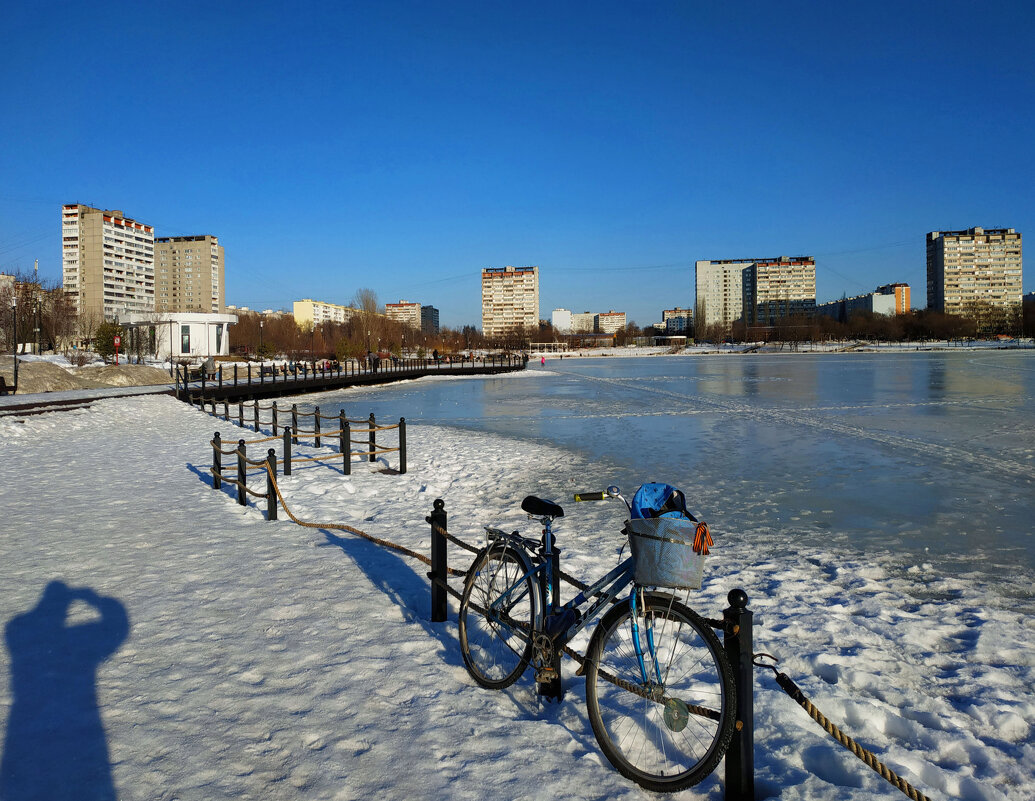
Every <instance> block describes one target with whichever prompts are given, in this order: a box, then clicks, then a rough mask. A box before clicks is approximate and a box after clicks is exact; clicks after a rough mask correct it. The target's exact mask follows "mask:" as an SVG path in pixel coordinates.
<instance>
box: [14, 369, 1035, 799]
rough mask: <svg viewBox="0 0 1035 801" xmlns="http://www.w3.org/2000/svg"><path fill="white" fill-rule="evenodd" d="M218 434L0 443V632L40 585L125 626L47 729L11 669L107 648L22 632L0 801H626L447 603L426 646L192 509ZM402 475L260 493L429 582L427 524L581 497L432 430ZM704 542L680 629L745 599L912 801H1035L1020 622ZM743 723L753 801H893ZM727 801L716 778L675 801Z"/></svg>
mask: <svg viewBox="0 0 1035 801" xmlns="http://www.w3.org/2000/svg"><path fill="white" fill-rule="evenodd" d="M541 374H542V373H540V375H541ZM518 375H524V377H525V378H528V377H531V376H532V375H534V374H532V373H529V374H518ZM440 380H448V379H440ZM453 380H457V379H453ZM361 397H362V396H361V395H359V399H355V400H353V401H351V404H350V409H349V413H350V415H353V414H354V413H355V412H356V407H357V405H358V404H359V403H361ZM324 411H325V413H327V410H326V409H325V410H324ZM407 412H408V409H405V408H400V409H398V416H406V415H407ZM216 430H219V431H220V432H221V434H222V436H223V438H224V440H231V439H236V438H237V437H238V436H244V437H245V438H246V439H254V438H256V437H257V436H258V435H255V434H254V433H247V432H246V433H244V434H243V435H242V434H240V432H239V430H238V429H237V428H236V426H235V425H234V424H232V423H227V422H224V421H218V420H215V419H213V418H212V417H210V416H209V415H207V414H205V413H202V412H200V411H198V410H196V409H193V408H191V407H189V406H186V405H184V404H182V403H179V402H177V401H176V400H174V399H173V398H171V397H167V396H134V397H124V398H118V399H107V400H93V402H92V405H91V406H90V407H89V408H84V409H78V410H74V411H67V412H61V413H49V414H42V415H37V416H29V417H18V416H13V415H12V416H7V417H3V418H0V437H2V440H3V442H4V444H5V448H4V459H3V462H2V467H0V487H2V490H0V492H2V496H0V497H2V498H3V503H2V510H3V511H2V520H3V539H2V540H0V542H2V545H0V554H2V558H0V618H2V620H3V621H4V622H5V623H9V622H10V621H12V620H13V619H15V618H16V617H18V616H20V615H24V614H25V613H27V612H30V611H31V610H33V609H34V608H37V605H38V604H40V601H41V597H42V596H43V593H44V588H45V587H47V585H48V583H50V582H54V581H61V582H64V583H65V584H66V585H68V586H69V587H71V588H73V589H76V588H88V589H89V590H91V591H92V592H93V593H96V594H97V596H100V597H101V598H110V599H115V601H116V602H117V605H118V606H120V607H121V608H122V609H124V610H125V612H126V614H127V615H128V636H126V637H125V639H124V640H123V641H122V642H121V644H119V645H117V647H116V650H114V652H113V653H111V654H110V656H107V657H106V658H103V660H102V661H99V662H98V663H97V664H96V673H95V674H94V673H93V672H92V671H93V670H94V668H93V666H92V665H91V666H88V667H83V668H82V675H80V676H79V681H80V684H83V683H84V682H85V685H84V686H83V687H82V688H81V689H83V690H84V691H83V692H81V693H79V694H78V695H75V696H74V697H73V696H71V695H70V696H69V697H68V699H66V700H64V701H60V699H63V698H64V696H62V695H60V694H59V695H57V696H46V695H44V694H43V693H42V692H40V691H39V688H41V687H45V686H47V685H46V684H45V683H44V682H37V681H34V680H32V678H33V676H34V675H36V676H39V675H42V674H40V673H37V674H26V673H19V674H18V676H19V677H20V679H21V680H22V681H21V683H17V684H15V685H12V678H13V677H12V666H13V665H14V664H15V663H16V662H17V663H18V664H19V665H22V666H24V665H26V664H30V665H31V664H32V662H31V660H32V659H36V660H37V663H36V664H35V669H36V670H37V671H43V672H44V673H45V672H46V671H48V670H49V669H51V668H55V667H56V666H62V667H64V668H66V669H67V668H68V665H69V664H75V663H74V662H73V660H72V656H74V655H75V654H76V653H78V652H77V651H75V649H74V648H72V646H70V645H69V640H70V638H71V637H73V636H74V635H75V630H76V627H77V626H84V625H93V626H94V627H95V628H94V629H80V632H84V631H96V632H97V638H98V640H100V639H101V637H102V634H106V635H107V636H110V637H114V638H115V639H116V640H117V639H118V636H117V635H118V633H119V632H118V624H117V621H113V620H110V619H109V618H110V617H111V616H110V615H109V616H106V617H102V616H101V615H100V614H99V612H98V603H99V601H97V600H96V599H95V598H94V596H91V595H88V594H86V593H81V592H80V593H78V595H77V597H76V598H75V599H74V600H73V601H72V602H71V607H70V609H69V618H68V621H67V624H68V625H67V627H66V626H64V625H58V626H56V627H55V626H51V627H50V628H47V627H44V626H38V627H37V628H35V629H32V628H29V633H28V634H25V633H24V630H25V629H26V628H27V627H25V626H20V627H19V630H21V631H23V634H22V635H19V638H17V640H12V638H11V634H10V633H11V628H10V627H9V629H8V635H9V639H8V648H6V649H2V652H0V716H2V718H3V720H4V721H6V723H5V725H4V727H3V729H0V731H2V732H3V735H2V737H3V739H2V747H3V750H4V754H5V761H4V763H3V766H2V770H0V798H10V799H16V798H17V799H22V798H28V797H34V796H33V792H38V793H39V795H40V797H49V798H61V797H70V796H71V795H74V796H75V797H77V798H101V797H105V796H104V793H103V791H104V788H105V786H106V784H105V783H106V782H112V783H113V785H114V787H115V789H116V791H117V795H118V797H119V798H122V799H214V798H231V797H232V798H263V799H297V798H306V799H359V798H371V797H377V798H386V799H410V798H458V799H464V798H471V799H485V798H493V799H497V798H502V799H511V798H513V799H517V798H549V799H555V798H568V797H578V798H607V799H639V798H644V797H647V796H648V795H649V794H648V793H646V792H644V791H642V790H641V789H640V788H639V787H638V786H636V785H634V784H632V783H630V782H628V781H627V780H625V779H624V778H622V777H621V776H620V775H619V774H618V773H617V772H615V771H614V770H613V769H612V768H611V767H610V765H609V764H608V763H607V762H606V760H605V759H604V758H603V756H602V755H601V753H600V751H599V748H598V747H597V744H596V741H595V739H594V737H593V734H592V730H591V728H590V725H589V721H588V718H587V715H586V710H585V698H584V689H583V686H582V684H581V681H580V679H578V678H577V677H576V676H574V665H573V664H572V663H571V662H570V661H567V662H566V663H565V680H566V685H567V688H568V695H567V696H566V699H565V701H564V703H563V704H561V705H559V706H557V705H544V704H542V703H540V701H539V700H538V698H537V696H536V695H535V691H534V685H533V684H532V683H531V676H530V675H526V676H525V677H523V678H522V679H521V680H520V681H519V682H518V683H517V684H516V685H515V686H514V687H512V688H510V689H509V690H507V691H503V692H491V691H488V690H483V689H481V688H479V687H477V686H476V685H475V684H474V682H473V680H471V679H470V678H469V677H468V675H467V673H466V671H465V670H464V668H463V663H462V660H461V657H460V652H459V646H458V642H457V631H456V616H455V602H452V601H451V603H453V604H454V605H453V607H452V610H451V615H450V620H449V621H448V622H447V623H441V624H436V623H431V622H430V605H429V601H430V599H429V589H428V580H427V578H426V570H427V568H426V567H425V566H424V565H423V564H421V563H419V562H416V561H413V560H409V559H406V558H405V557H403V556H401V555H399V554H396V553H394V552H391V551H387V550H384V549H381V548H378V547H377V546H375V545H373V544H371V543H369V542H366V541H363V540H361V539H358V538H355V537H351V536H349V535H347V534H344V533H341V532H337V531H332V530H329V529H326V528H323V529H319V528H304V527H300V526H297V525H295V524H293V523H292V522H290V521H289V520H286V519H285V518H286V516H285V515H283V513H282V514H281V518H282V519H281V520H279V521H277V522H268V521H266V520H265V516H264V513H263V508H264V502H260V504H261V505H260V506H259V507H256V505H255V502H254V501H252V502H251V503H250V505H249V506H248V507H241V506H239V505H238V504H237V503H236V500H235V498H234V495H233V493H234V491H233V490H232V489H229V488H224V489H223V490H221V491H214V490H213V489H212V486H211V477H210V474H209V472H208V468H209V466H210V464H211V448H210V446H209V440H210V439H211V437H212V434H213V432H214V431H216ZM274 444H275V443H274ZM266 447H268V445H266V444H263V445H257V446H254V451H253V452H254V453H262V452H263V450H264V449H265V448H266ZM250 450H252V449H250ZM303 450H306V449H303ZM324 452H327V450H326V449H324ZM387 462H388V464H389V465H390V466H394V465H395V461H394V455H390V456H389V457H387ZM408 463H409V465H408V466H409V470H408V472H407V474H405V475H393V474H390V473H386V472H381V469H382V468H384V467H385V464H383V463H377V464H374V465H370V464H365V463H361V462H359V461H358V459H357V460H356V461H354V463H353V474H352V476H350V477H346V476H343V475H342V472H341V469H340V465H339V466H337V467H336V466H335V465H336V462H335V461H330V462H326V463H316V462H312V463H308V464H306V465H299V464H296V466H295V470H294V475H292V476H291V477H282V478H281V487H282V489H283V492H284V494H285V497H286V499H287V501H288V504H289V505H290V507H291V509H292V511H293V512H294V513H295V514H296V515H298V516H299V517H300V518H302V519H305V520H309V521H315V522H323V523H329V522H343V523H347V524H348V525H351V526H354V527H356V528H360V529H362V530H364V531H366V532H367V533H369V534H371V535H373V536H376V537H382V538H386V539H389V540H392V541H394V542H398V543H400V544H402V545H404V546H407V547H410V548H414V549H415V550H418V551H421V552H424V553H429V552H430V536H429V526H428V524H427V523H426V521H425V516H426V515H428V514H430V512H431V508H432V502H433V501H434V499H436V498H443V499H444V501H445V505H446V511H447V513H448V514H449V528H450V531H452V532H454V533H456V534H457V535H458V536H460V537H461V538H463V539H465V540H468V541H472V542H475V541H477V540H478V538H479V535H480V532H481V527H482V526H483V525H484V524H493V525H498V526H500V527H504V528H506V527H507V526H511V527H512V528H521V529H523V530H524V531H525V533H526V534H535V532H534V531H531V525H532V524H531V523H530V522H529V521H528V520H527V519H525V517H524V515H523V513H521V512H520V511H519V509H518V506H519V503H520V500H521V498H522V497H524V496H525V495H526V494H541V495H543V496H545V497H552V498H555V499H558V500H561V501H562V503H563V499H564V498H570V493H571V491H573V490H585V489H591V488H589V487H584V486H581V482H580V476H582V475H585V474H586V473H587V472H588V465H587V464H585V463H584V462H583V461H582V459H581V457H579V456H577V455H575V454H574V453H572V452H570V451H567V450H564V449H561V448H556V447H550V446H544V445H542V444H535V443H528V442H521V441H517V440H513V439H508V438H503V437H499V436H495V435H489V434H480V433H475V432H470V431H460V430H456V429H452V428H447V427H444V426H437V425H428V424H412V423H411V425H410V427H409V430H408ZM626 489H629V490H631V489H634V488H626ZM564 505H565V508H566V516H565V518H563V520H562V521H561V522H562V525H561V526H560V527H559V533H558V536H559V538H560V543H561V545H562V547H563V548H564V549H565V550H564V553H563V556H562V561H563V564H562V567H563V568H564V569H565V570H567V571H568V572H570V573H572V574H574V575H576V576H579V577H581V578H584V579H585V578H590V577H596V576H598V575H600V574H602V573H603V572H604V571H605V570H606V569H609V568H610V567H611V566H613V565H614V564H615V563H616V560H617V559H618V551H619V548H620V547H621V545H622V536H621V535H620V533H619V531H618V530H619V528H620V523H621V520H622V514H621V511H622V509H621V507H620V505H615V504H608V503H599V504H579V505H578V506H576V505H575V504H573V503H570V502H568V503H564ZM715 533H716V535H717V536H716V540H717V541H716V547H715V549H714V550H713V555H712V556H711V557H710V558H709V561H708V563H707V565H706V570H705V584H704V587H703V588H702V589H701V590H700V591H695V592H694V593H693V594H692V595H691V598H690V602H691V605H692V606H694V607H695V608H696V609H698V610H699V611H701V612H702V613H704V614H705V615H706V616H709V617H717V616H719V614H720V611H721V609H722V608H723V607H724V606H726V592H727V591H728V590H729V589H731V588H733V587H738V586H743V587H749V588H751V591H750V594H751V596H752V597H751V599H750V604H751V609H752V610H753V611H754V613H755V650H756V651H766V652H769V653H772V654H776V655H777V656H779V657H780V658H781V662H780V665H779V668H780V669H781V670H783V671H785V672H787V673H788V675H790V676H791V678H792V679H794V680H795V682H796V683H798V685H799V686H800V687H801V688H802V689H803V691H804V692H805V694H806V695H807V696H809V697H810V698H811V699H812V701H813V702H814V703H815V704H816V706H817V707H818V708H819V709H820V710H821V711H822V712H823V713H824V714H825V715H826V716H827V717H828V718H830V719H831V720H832V721H833V722H834V723H836V724H837V725H839V726H840V727H841V728H843V729H844V730H845V731H846V733H848V734H849V735H851V736H852V737H854V738H855V739H856V740H857V741H859V742H860V744H862V745H863V746H864V747H866V748H868V749H870V750H872V751H874V752H875V754H876V755H877V756H878V758H880V759H882V760H883V761H884V762H886V763H887V764H888V766H889V767H891V768H892V769H893V770H895V771H896V772H897V773H899V774H900V775H902V776H903V777H904V778H905V779H907V780H908V781H910V782H911V783H913V784H914V785H915V786H917V787H918V789H920V790H921V791H923V792H925V793H927V794H928V795H931V796H932V797H939V798H958V799H963V800H964V801H985V800H993V799H994V800H996V801H999V800H1001V799H1010V801H1022V799H1025V800H1026V799H1030V798H1032V797H1035V737H1033V731H1032V723H1033V721H1035V698H1033V694H1032V687H1033V686H1035V655H1033V653H1032V650H1031V645H1030V644H1031V643H1032V641H1033V639H1035V617H1033V616H1032V615H1031V614H1030V613H1028V612H1025V611H1019V609H1018V606H1017V605H1016V604H1015V603H1013V600H1012V599H1011V598H1010V597H1008V596H1007V595H1006V594H1003V595H998V594H996V591H995V590H994V589H990V588H989V586H988V585H987V584H981V585H975V584H972V583H969V582H968V581H967V580H966V577H961V576H945V575H941V574H939V573H936V572H935V571H933V570H932V569H931V566H930V565H927V564H924V563H918V564H917V565H914V566H913V567H912V568H911V569H910V570H908V571H899V570H893V569H890V568H889V567H888V566H887V565H885V564H883V563H882V561H881V557H880V556H879V555H878V556H871V557H870V558H867V559H866V560H863V559H862V558H860V557H852V556H846V555H845V554H844V553H843V552H841V551H838V550H835V548H834V546H833V545H831V546H830V547H829V548H826V547H819V546H810V545H799V546H797V547H795V549H794V552H793V553H790V554H788V553H786V552H785V551H784V550H782V549H783V548H785V547H786V543H785V541H780V540H777V539H776V538H775V535H774V537H773V538H772V540H771V541H766V539H765V535H764V532H759V533H758V536H757V537H756V538H755V543H754V546H753V547H752V548H750V549H748V548H744V547H727V548H726V549H724V548H723V545H724V542H723V538H722V533H721V532H715ZM450 560H451V563H452V565H453V566H457V567H466V565H467V563H468V561H469V556H468V555H467V554H466V553H465V552H463V551H460V550H458V549H455V548H451V551H450ZM1004 593H1005V590H1004ZM84 597H85V600H84ZM109 606H111V604H110V603H109ZM22 620H23V621H24V620H25V618H22ZM30 620H31V618H30ZM585 640H586V634H583V635H581V639H577V640H576V641H575V643H574V645H575V647H577V648H579V650H582V646H584V644H585ZM12 644H13V645H14V646H15V649H12ZM34 688H35V691H36V692H35V694H34V691H33V690H34ZM58 701H60V702H58ZM98 718H99V720H100V723H101V726H100V727H98V728H96V729H93V728H90V722H91V721H96V720H97V719H98ZM755 721H756V735H755V762H756V789H757V795H758V797H759V798H770V797H771V798H780V799H802V800H812V799H824V800H825V799H839V800H840V799H855V800H861V799H872V798H875V797H881V798H895V797H898V791H897V790H895V789H894V788H893V787H891V785H889V784H887V783H885V782H884V781H883V780H882V779H880V778H879V777H878V776H877V775H876V774H875V773H874V772H873V771H871V770H870V769H869V768H867V767H866V766H865V765H863V764H862V763H861V762H859V761H858V760H857V759H855V757H853V756H851V755H850V754H849V753H848V752H847V751H845V750H843V749H842V748H841V747H840V746H838V745H837V744H836V743H835V742H834V741H833V740H832V739H830V738H829V736H827V735H826V734H825V733H824V732H823V731H822V730H821V729H820V728H819V727H818V726H817V725H816V724H815V723H813V722H812V721H811V720H810V719H809V718H808V716H807V715H806V714H805V713H804V712H803V711H802V710H801V709H800V708H799V707H797V705H796V704H795V703H794V702H793V701H791V700H790V699H789V698H788V697H787V696H786V695H784V694H783V693H782V692H781V691H779V690H778V689H776V686H775V683H774V682H773V680H772V678H771V675H770V674H769V672H768V671H758V672H756V695H755ZM60 731H75V732H79V733H81V735H82V736H81V737H80V738H79V741H78V747H80V748H81V751H80V752H79V753H80V757H81V758H80V759H79V760H78V762H77V761H75V760H64V761H60V760H56V759H55V758H54V757H55V755H56V754H58V752H59V749H60V748H65V747H68V748H74V747H75V746H76V741H74V740H73V741H72V744H71V745H70V744H69V743H68V742H66V740H67V739H68V738H64V739H62V738H60V737H57V735H56V732H60ZM83 733H85V734H83ZM105 751H106V754H107V755H106V757H105ZM12 755H16V756H18V763H17V765H12V761H13V756H12ZM91 759H92V760H93V763H92V764H83V762H88V761H90V760H91ZM26 775H28V776H29V777H30V778H29V779H27V780H25V781H26V782H27V784H22V785H20V786H16V785H15V784H14V783H15V782H16V781H21V780H22V779H20V778H19V777H24V776H26ZM72 786H74V787H75V788H76V790H75V792H74V793H72V792H70V791H69V789H68V788H69V787H72ZM722 793H723V778H722V766H721V765H720V768H719V770H717V771H716V773H715V774H713V775H712V776H711V777H709V778H708V779H706V780H705V781H704V782H703V783H702V784H701V785H699V786H698V787H696V788H691V789H690V790H687V791H685V792H683V793H681V794H676V796H675V797H677V798H678V797H685V798H707V799H715V800H716V801H718V799H721V798H722Z"/></svg>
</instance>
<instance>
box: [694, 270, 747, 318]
mask: <svg viewBox="0 0 1035 801" xmlns="http://www.w3.org/2000/svg"><path fill="white" fill-rule="evenodd" d="M755 261H756V260H755V259H719V260H716V261H706V260H702V261H698V262H697V263H696V264H695V277H694V283H695V285H696V291H697V304H696V309H695V311H694V319H695V320H697V326H698V328H699V329H700V330H701V331H704V329H705V328H707V327H708V326H712V325H719V326H722V327H723V328H724V329H725V330H726V331H729V328H730V326H731V325H732V324H733V322H734V321H735V320H738V319H740V316H741V315H742V314H743V313H744V271H745V270H746V269H748V267H750V266H751V265H752V264H754V263H755Z"/></svg>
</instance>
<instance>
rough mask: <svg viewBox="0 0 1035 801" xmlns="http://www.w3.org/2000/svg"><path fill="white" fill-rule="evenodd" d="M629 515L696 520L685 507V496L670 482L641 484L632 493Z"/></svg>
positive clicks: (635, 517) (633, 516)
mask: <svg viewBox="0 0 1035 801" xmlns="http://www.w3.org/2000/svg"><path fill="white" fill-rule="evenodd" d="M631 507H632V509H631V515H632V518H633V519H634V520H635V519H637V518H641V519H642V518H651V517H674V518H678V519H681V520H693V521H695V522H696V521H697V518H696V517H694V516H693V515H692V514H690V512H689V511H688V510H687V508H686V496H685V495H683V493H682V491H681V490H677V489H676V488H675V487H673V486H672V485H670V484H660V483H651V484H643V485H641V486H640V488H639V489H638V490H636V494H635V495H633V499H632V504H631Z"/></svg>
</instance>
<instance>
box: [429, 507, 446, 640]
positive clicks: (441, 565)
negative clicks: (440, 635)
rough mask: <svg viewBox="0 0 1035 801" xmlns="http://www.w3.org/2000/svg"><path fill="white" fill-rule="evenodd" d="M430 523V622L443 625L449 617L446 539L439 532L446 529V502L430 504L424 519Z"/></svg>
mask: <svg viewBox="0 0 1035 801" xmlns="http://www.w3.org/2000/svg"><path fill="white" fill-rule="evenodd" d="M425 519H426V520H427V521H428V522H429V523H431V572H430V573H428V578H430V579H431V622H432V623H444V622H445V621H446V619H447V618H448V617H449V607H448V606H447V605H446V586H445V584H446V574H447V573H448V570H447V568H448V564H447V556H446V538H445V535H443V534H442V533H440V530H441V531H447V530H448V529H447V528H446V502H445V501H443V500H442V499H441V498H436V499H435V502H434V503H433V504H432V512H431V515H430V516H429V517H427V518H425Z"/></svg>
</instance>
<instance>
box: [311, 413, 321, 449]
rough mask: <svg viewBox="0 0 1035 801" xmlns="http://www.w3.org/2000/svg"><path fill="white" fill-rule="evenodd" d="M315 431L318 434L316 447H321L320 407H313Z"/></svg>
mask: <svg viewBox="0 0 1035 801" xmlns="http://www.w3.org/2000/svg"><path fill="white" fill-rule="evenodd" d="M313 433H314V434H315V435H316V437H315V439H316V447H317V448H319V447H320V407H319V406H314V407H313Z"/></svg>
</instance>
